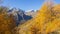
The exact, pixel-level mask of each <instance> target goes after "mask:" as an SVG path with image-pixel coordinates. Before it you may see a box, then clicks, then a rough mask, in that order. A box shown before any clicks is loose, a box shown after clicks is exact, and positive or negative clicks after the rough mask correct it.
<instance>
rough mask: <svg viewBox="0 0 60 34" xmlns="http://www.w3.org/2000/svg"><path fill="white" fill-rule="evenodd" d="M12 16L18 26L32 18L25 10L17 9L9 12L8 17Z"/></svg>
mask: <svg viewBox="0 0 60 34" xmlns="http://www.w3.org/2000/svg"><path fill="white" fill-rule="evenodd" d="M10 14H12V15H13V16H14V18H15V20H16V24H17V25H18V24H20V23H22V22H25V21H27V20H29V19H31V18H32V17H31V16H29V15H26V14H25V13H24V11H23V10H21V9H16V8H13V9H11V10H9V11H8V15H10Z"/></svg>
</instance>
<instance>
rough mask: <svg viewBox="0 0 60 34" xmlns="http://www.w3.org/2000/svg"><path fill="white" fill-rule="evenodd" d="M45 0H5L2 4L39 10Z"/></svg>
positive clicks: (57, 1) (58, 0)
mask: <svg viewBox="0 0 60 34" xmlns="http://www.w3.org/2000/svg"><path fill="white" fill-rule="evenodd" d="M43 2H44V0H4V1H3V3H1V4H0V5H3V6H8V7H16V8H20V9H22V10H25V11H26V10H31V9H33V10H37V9H40V7H41V6H42V4H43ZM55 2H56V3H60V0H55Z"/></svg>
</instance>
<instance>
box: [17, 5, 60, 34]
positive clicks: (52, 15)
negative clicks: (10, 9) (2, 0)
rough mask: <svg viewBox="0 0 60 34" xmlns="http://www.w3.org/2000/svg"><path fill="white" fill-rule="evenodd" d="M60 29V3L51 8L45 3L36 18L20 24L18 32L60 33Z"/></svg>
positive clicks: (31, 33) (21, 33) (36, 33)
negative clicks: (59, 31)
mask: <svg viewBox="0 0 60 34" xmlns="http://www.w3.org/2000/svg"><path fill="white" fill-rule="evenodd" d="M59 29H60V5H55V6H53V7H51V8H49V7H48V6H47V5H45V4H44V5H43V6H42V8H41V9H40V10H39V12H38V13H37V16H36V17H35V18H33V19H31V20H29V21H27V22H26V23H24V24H22V25H19V26H18V28H17V32H18V33H19V34H58V33H56V32H58V30H59ZM59 34H60V33H59Z"/></svg>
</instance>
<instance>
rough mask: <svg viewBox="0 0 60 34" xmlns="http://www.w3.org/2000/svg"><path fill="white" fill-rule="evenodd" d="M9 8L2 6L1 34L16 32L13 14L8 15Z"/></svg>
mask: <svg viewBox="0 0 60 34" xmlns="http://www.w3.org/2000/svg"><path fill="white" fill-rule="evenodd" d="M7 10H8V9H7V8H4V7H0V34H14V31H13V29H14V28H15V27H16V24H15V20H14V18H13V15H10V16H8V15H7Z"/></svg>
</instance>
